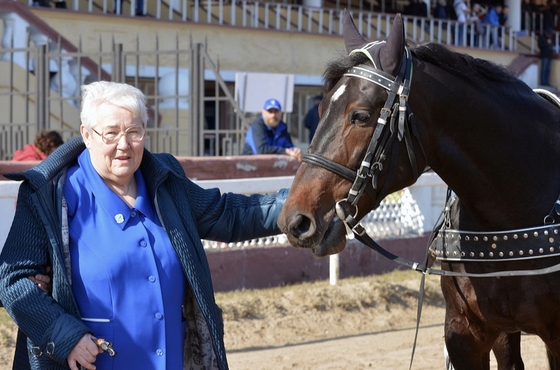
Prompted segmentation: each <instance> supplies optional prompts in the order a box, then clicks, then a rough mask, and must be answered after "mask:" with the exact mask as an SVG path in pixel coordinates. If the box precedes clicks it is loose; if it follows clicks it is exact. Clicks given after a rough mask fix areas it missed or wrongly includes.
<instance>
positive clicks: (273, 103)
mask: <svg viewBox="0 0 560 370" xmlns="http://www.w3.org/2000/svg"><path fill="white" fill-rule="evenodd" d="M263 108H264V110H269V109H278V110H282V106H281V105H280V102H279V101H278V100H276V99H268V100H267V101H265V102H264V107H263Z"/></svg>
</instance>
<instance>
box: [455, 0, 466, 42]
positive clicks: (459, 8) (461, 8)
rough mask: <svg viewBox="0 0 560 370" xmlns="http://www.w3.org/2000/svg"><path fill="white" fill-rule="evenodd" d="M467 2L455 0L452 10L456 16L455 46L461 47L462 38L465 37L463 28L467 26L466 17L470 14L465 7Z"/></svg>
mask: <svg viewBox="0 0 560 370" xmlns="http://www.w3.org/2000/svg"><path fill="white" fill-rule="evenodd" d="M466 2H467V0H455V2H454V3H453V9H455V14H456V15H457V22H458V23H457V45H459V46H461V45H463V38H464V36H465V33H466V32H465V28H466V24H467V16H468V15H469V14H470V9H469V7H468V5H467V3H466Z"/></svg>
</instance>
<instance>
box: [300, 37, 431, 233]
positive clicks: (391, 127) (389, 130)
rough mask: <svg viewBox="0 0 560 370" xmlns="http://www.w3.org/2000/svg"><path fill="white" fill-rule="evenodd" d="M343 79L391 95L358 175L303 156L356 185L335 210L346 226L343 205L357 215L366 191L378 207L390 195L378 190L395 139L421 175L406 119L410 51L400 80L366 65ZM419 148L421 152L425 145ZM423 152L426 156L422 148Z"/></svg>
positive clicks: (414, 170)
mask: <svg viewBox="0 0 560 370" xmlns="http://www.w3.org/2000/svg"><path fill="white" fill-rule="evenodd" d="M358 51H359V52H364V54H366V53H367V54H366V55H368V57H369V59H370V60H372V58H371V55H370V54H369V52H368V51H367V50H366V49H359V50H358ZM374 65H375V63H374ZM344 76H348V77H357V78H361V79H363V80H366V81H369V82H371V83H374V84H376V85H378V86H381V87H383V88H384V89H385V90H387V92H388V96H387V100H386V102H385V105H384V106H383V108H382V109H381V114H380V116H379V118H378V119H377V126H376V127H375V131H374V133H373V136H372V138H371V141H370V143H369V146H368V148H367V151H366V154H365V156H364V158H363V159H362V163H361V165H360V168H359V169H358V171H356V172H355V171H353V170H351V169H349V168H347V167H345V166H343V165H340V164H338V163H335V162H333V161H332V160H329V159H326V158H324V157H322V156H320V155H317V154H313V153H307V154H304V155H303V161H304V162H306V163H309V164H312V165H316V166H319V167H322V168H324V169H326V170H328V171H330V172H332V173H334V174H336V175H338V176H341V177H342V178H344V179H346V180H348V181H350V182H352V183H353V184H352V187H351V188H350V191H349V192H348V195H347V197H346V198H345V199H343V200H341V201H339V202H337V207H336V208H337V215H338V217H340V218H341V219H342V221H344V222H345V224H346V221H347V217H349V216H348V215H347V214H346V212H345V211H342V208H343V207H341V203H347V204H350V205H351V206H352V207H354V208H355V209H356V214H357V203H358V200H359V199H360V197H361V196H362V194H363V193H364V191H365V192H366V193H367V194H368V195H369V196H370V197H371V198H372V199H373V200H374V201H375V202H376V203H379V202H380V201H381V199H382V198H383V197H384V196H385V195H387V194H384V192H383V191H381V190H382V189H380V190H379V191H378V192H377V193H376V192H375V190H376V189H377V187H378V183H377V182H378V178H379V174H380V172H381V171H383V161H384V160H385V159H386V157H387V151H388V150H389V148H390V147H391V145H392V144H393V142H394V141H395V139H398V140H399V141H402V139H403V138H404V139H405V143H406V148H407V152H408V157H409V160H410V163H411V165H412V171H413V173H414V177H415V178H417V177H418V176H419V172H418V166H417V161H416V156H415V154H414V148H413V145H412V137H411V134H410V130H406V124H407V122H409V120H408V119H407V111H408V109H407V108H408V107H407V100H408V95H409V92H410V83H411V80H412V56H411V53H410V50H409V49H408V47H407V48H405V55H404V56H403V62H402V63H401V68H400V71H399V74H398V75H397V77H394V76H392V75H390V74H388V73H386V72H384V71H382V70H380V69H377V68H374V67H371V66H369V65H366V64H360V65H358V66H355V67H352V68H350V69H349V70H348V71H347V72H346V73H345V74H344ZM397 118H398V122H397ZM410 126H411V129H412V130H413V134H414V136H416V137H417V132H416V127H415V126H414V125H413V124H410ZM418 142H419V141H418ZM420 147H421V148H422V145H420ZM396 149H397V147H395V153H396ZM422 152H424V150H423V148H422ZM395 157H396V156H395ZM369 179H371V186H368V185H369V183H370V181H369ZM386 183H387V182H386ZM350 217H352V216H350Z"/></svg>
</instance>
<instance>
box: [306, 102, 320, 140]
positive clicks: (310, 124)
mask: <svg viewBox="0 0 560 370" xmlns="http://www.w3.org/2000/svg"><path fill="white" fill-rule="evenodd" d="M321 100H323V97H322V96H321V95H317V96H315V97H313V106H312V107H311V109H309V111H308V112H307V114H306V115H305V119H304V120H303V123H304V125H305V127H307V129H308V130H309V142H311V140H312V139H313V135H315V130H317V125H318V124H319V120H320V118H319V104H321Z"/></svg>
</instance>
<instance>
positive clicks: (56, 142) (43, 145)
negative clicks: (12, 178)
mask: <svg viewBox="0 0 560 370" xmlns="http://www.w3.org/2000/svg"><path fill="white" fill-rule="evenodd" d="M62 144H64V141H63V140H62V137H61V136H60V134H59V133H58V132H56V131H41V132H39V133H38V134H37V136H35V142H34V143H33V144H27V145H26V146H24V147H23V149H19V150H16V151H15V153H14V157H13V158H12V160H13V161H42V160H43V159H45V158H47V157H48V156H49V155H50V154H51V153H52V152H54V150H55V149H56V148H58V147H59V146H61V145H62Z"/></svg>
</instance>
